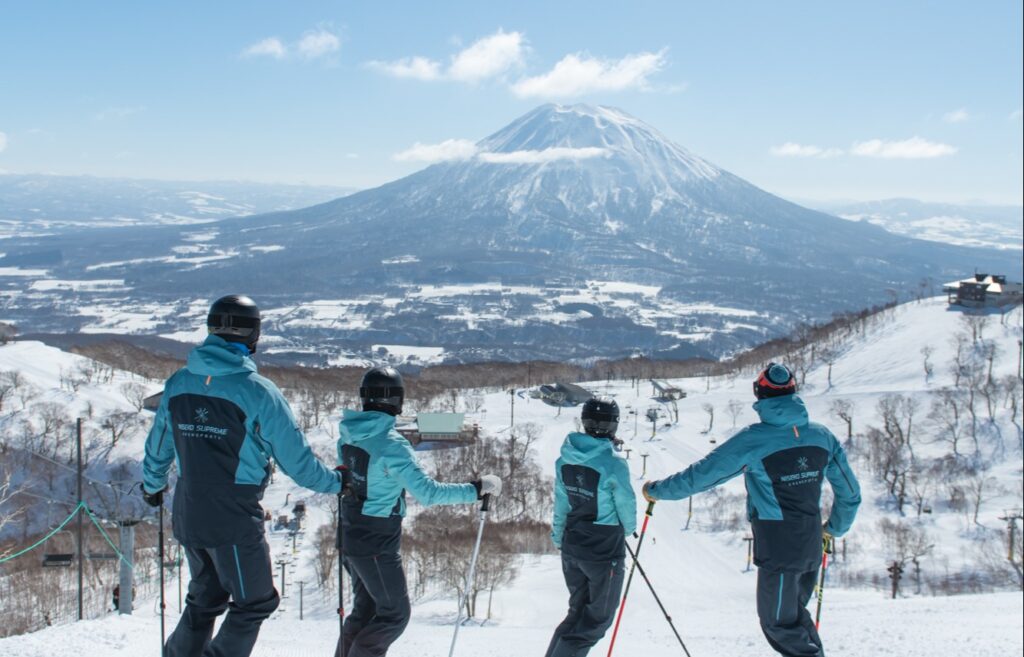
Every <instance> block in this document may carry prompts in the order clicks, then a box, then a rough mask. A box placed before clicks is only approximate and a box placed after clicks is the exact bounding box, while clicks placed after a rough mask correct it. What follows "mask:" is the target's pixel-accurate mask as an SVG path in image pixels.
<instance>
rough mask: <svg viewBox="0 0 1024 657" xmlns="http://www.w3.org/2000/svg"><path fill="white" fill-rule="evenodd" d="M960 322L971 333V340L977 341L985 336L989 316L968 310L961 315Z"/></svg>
mask: <svg viewBox="0 0 1024 657" xmlns="http://www.w3.org/2000/svg"><path fill="white" fill-rule="evenodd" d="M960 322H961V323H962V324H963V326H964V328H965V330H967V331H968V332H969V333H970V335H971V342H974V343H975V344H977V342H978V341H979V340H981V339H983V338H984V333H985V328H986V327H988V316H987V315H982V314H980V313H972V312H967V313H964V314H963V315H960Z"/></svg>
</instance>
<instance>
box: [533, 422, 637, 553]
mask: <svg viewBox="0 0 1024 657" xmlns="http://www.w3.org/2000/svg"><path fill="white" fill-rule="evenodd" d="M634 531H636V493H634V492H633V486H632V482H631V481H630V477H629V466H628V465H627V464H626V460H625V459H623V458H622V457H620V456H618V455H617V454H616V453H615V451H614V446H613V444H612V441H611V440H609V439H607V438H594V437H593V436H589V435H587V434H585V433H570V434H569V435H568V436H566V438H565V442H564V443H562V455H561V457H560V458H559V459H558V461H556V462H555V514H554V519H553V520H552V523H551V540H553V541H554V543H555V546H556V547H557V548H558V549H560V550H561V551H562V553H563V554H566V555H568V556H571V557H575V558H577V559H583V560H586V561H607V560H611V559H621V558H623V557H625V545H626V542H625V537H626V534H632V533H633V532H634Z"/></svg>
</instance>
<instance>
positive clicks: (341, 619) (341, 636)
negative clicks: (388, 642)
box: [334, 465, 348, 657]
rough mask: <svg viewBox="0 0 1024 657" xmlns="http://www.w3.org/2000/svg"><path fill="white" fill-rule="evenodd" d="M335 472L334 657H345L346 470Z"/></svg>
mask: <svg viewBox="0 0 1024 657" xmlns="http://www.w3.org/2000/svg"><path fill="white" fill-rule="evenodd" d="M335 470H336V471H337V472H338V474H339V476H340V477H341V490H339V491H338V529H337V534H336V535H335V539H334V547H335V548H336V549H337V552H338V649H337V650H336V651H335V655H336V657H345V653H346V652H348V649H347V648H346V647H345V564H344V561H345V544H344V541H343V539H342V532H341V518H342V510H341V504H342V501H343V499H344V497H345V492H346V491H347V488H346V484H347V483H348V482H347V473H348V468H347V467H346V466H344V465H339V466H338V467H336V468H335Z"/></svg>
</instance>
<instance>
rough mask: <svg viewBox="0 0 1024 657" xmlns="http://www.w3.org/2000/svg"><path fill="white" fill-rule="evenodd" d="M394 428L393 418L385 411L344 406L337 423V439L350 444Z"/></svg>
mask: <svg viewBox="0 0 1024 657" xmlns="http://www.w3.org/2000/svg"><path fill="white" fill-rule="evenodd" d="M394 428H395V418H394V417H393V416H391V415H388V414H387V413H381V412H380V411H355V410H352V409H350V408H346V409H345V411H344V412H343V413H342V416H341V423H340V424H338V440H340V441H341V442H344V443H346V444H349V445H351V444H353V443H358V442H362V441H364V440H367V439H369V438H373V437H374V436H380V435H382V434H386V433H388V432H389V431H391V430H392V429H394Z"/></svg>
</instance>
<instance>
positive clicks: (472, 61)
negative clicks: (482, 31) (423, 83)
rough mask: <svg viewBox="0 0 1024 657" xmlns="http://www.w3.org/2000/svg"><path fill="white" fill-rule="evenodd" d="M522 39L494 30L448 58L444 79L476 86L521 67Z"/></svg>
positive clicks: (516, 34)
mask: <svg viewBox="0 0 1024 657" xmlns="http://www.w3.org/2000/svg"><path fill="white" fill-rule="evenodd" d="M523 51H524V44H523V35H522V33H520V32H504V31H502V30H498V31H497V32H495V33H494V34H492V35H490V36H486V37H484V38H482V39H479V40H477V41H475V42H474V43H473V44H472V45H470V46H469V47H468V48H466V49H464V50H462V51H461V52H459V53H457V54H456V55H455V56H454V57H452V63H451V65H450V66H449V67H448V77H450V78H451V79H453V80H460V81H462V82H479V81H480V80H485V79H487V78H492V77H495V76H497V75H501V74H502V73H504V72H505V71H507V70H509V69H510V68H512V67H514V66H521V65H522V63H523Z"/></svg>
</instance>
